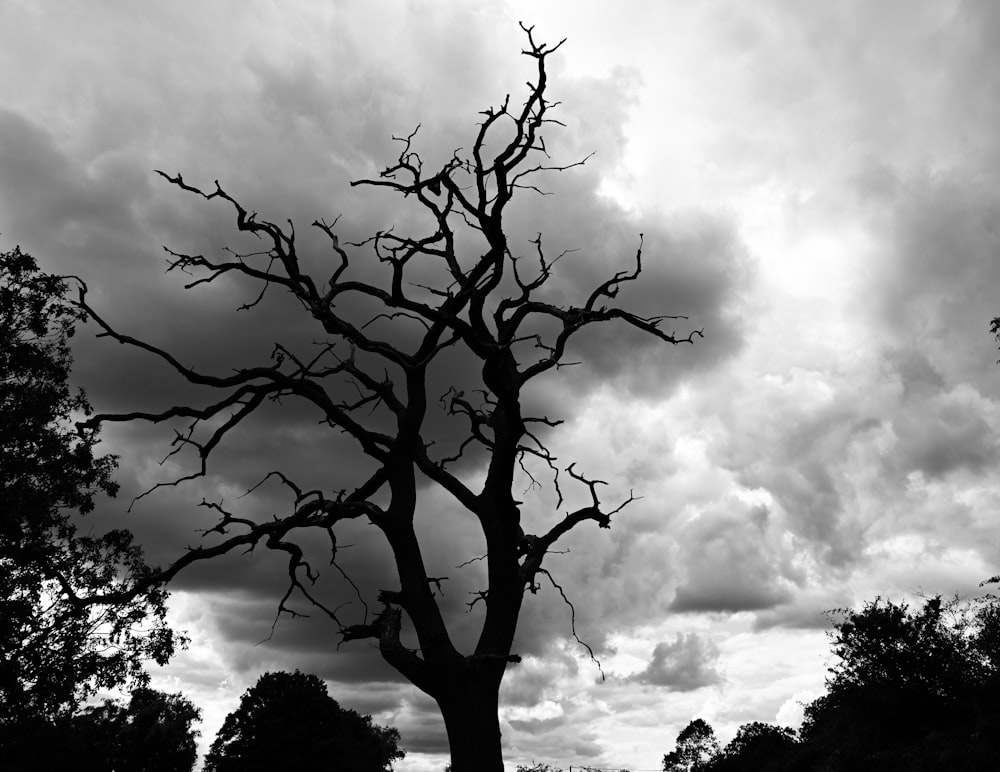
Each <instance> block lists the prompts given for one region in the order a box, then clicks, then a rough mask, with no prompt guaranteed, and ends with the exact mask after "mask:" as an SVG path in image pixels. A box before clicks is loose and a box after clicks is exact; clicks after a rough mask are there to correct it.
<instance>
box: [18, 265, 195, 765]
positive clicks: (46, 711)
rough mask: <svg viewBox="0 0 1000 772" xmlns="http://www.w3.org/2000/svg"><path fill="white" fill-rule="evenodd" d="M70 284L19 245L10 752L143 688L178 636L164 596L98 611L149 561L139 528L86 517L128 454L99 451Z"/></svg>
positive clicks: (108, 491) (110, 488) (113, 488)
mask: <svg viewBox="0 0 1000 772" xmlns="http://www.w3.org/2000/svg"><path fill="white" fill-rule="evenodd" d="M65 291H66V284H65V282H64V280H63V279H61V278H60V277H57V276H50V275H46V274H44V273H42V272H41V271H39V269H38V267H37V264H36V263H35V261H34V259H33V258H32V257H31V256H29V255H27V254H25V253H23V252H21V250H20V249H14V250H13V251H11V252H6V253H0V749H4V750H9V748H10V747H11V745H12V744H14V743H17V742H23V741H24V740H25V738H26V737H27V736H28V726H29V725H31V726H35V725H37V724H38V721H42V723H44V721H45V720H48V719H54V718H56V717H57V716H62V715H68V714H70V713H72V712H73V711H74V709H75V708H76V707H77V705H78V704H79V703H80V700H82V699H83V698H84V697H86V696H87V695H88V694H92V693H93V692H94V691H95V690H96V689H98V688H112V687H116V686H120V685H121V684H124V683H129V682H131V683H133V684H135V683H143V682H144V675H143V670H142V667H143V663H144V662H145V661H146V660H147V659H153V660H155V661H157V662H160V663H163V662H166V660H167V659H168V658H169V656H170V655H171V654H172V653H173V651H174V649H175V646H176V645H177V644H178V639H177V638H176V637H175V636H174V635H173V633H172V632H171V631H170V630H169V628H167V626H166V624H165V622H164V611H165V609H164V600H165V594H164V593H163V592H162V591H156V590H151V591H148V592H144V593H142V594H140V595H138V596H136V597H135V598H133V599H131V600H129V601H128V602H125V603H121V604H117V605H108V606H101V607H93V606H89V605H88V604H86V602H85V601H86V599H87V597H88V596H91V595H93V594H96V593H105V592H109V591H114V590H116V589H120V588H124V587H127V585H128V584H129V583H130V582H132V581H136V580H137V579H139V578H141V577H142V576H145V575H146V574H147V573H148V572H149V570H150V569H149V568H148V567H147V566H146V565H145V563H144V561H143V559H142V554H141V552H140V550H139V548H138V547H137V546H135V545H134V544H133V541H132V536H131V534H129V533H127V532H125V531H120V530H117V531H111V532H109V533H106V534H104V535H102V536H93V535H83V534H81V533H79V532H78V530H77V519H76V518H77V517H78V516H79V515H81V514H86V513H88V512H90V511H91V510H93V508H94V502H95V498H96V497H98V496H101V495H106V496H113V495H115V493H116V492H117V490H118V486H117V484H116V483H115V482H114V481H113V480H112V473H113V471H114V470H115V465H116V459H115V458H114V457H113V456H108V455H105V456H97V455H95V453H94V446H95V445H96V443H97V436H96V434H95V432H94V431H92V430H91V431H79V430H78V429H77V428H76V426H75V425H74V419H76V418H78V417H81V416H84V415H86V414H87V413H88V412H89V410H90V407H89V405H88V403H87V399H86V396H85V395H84V393H83V392H82V391H74V390H72V389H71V388H70V386H69V382H68V380H69V373H70V365H71V361H72V360H71V356H70V350H69V343H68V341H69V338H70V337H71V336H72V335H73V330H74V325H75V323H76V322H77V321H79V320H80V318H81V315H80V312H79V311H78V310H77V309H75V308H74V307H73V306H72V305H71V304H69V303H68V302H66V301H65V299H64V294H65Z"/></svg>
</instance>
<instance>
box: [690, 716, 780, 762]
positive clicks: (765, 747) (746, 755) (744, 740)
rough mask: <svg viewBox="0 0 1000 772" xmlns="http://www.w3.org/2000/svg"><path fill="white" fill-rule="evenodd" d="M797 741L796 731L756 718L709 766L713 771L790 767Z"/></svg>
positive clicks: (740, 730) (738, 732)
mask: <svg viewBox="0 0 1000 772" xmlns="http://www.w3.org/2000/svg"><path fill="white" fill-rule="evenodd" d="M796 744H797V743H796V737H795V730H793V729H790V728H788V727H785V726H775V725H774V724H764V723H761V722H760V721H753V722H751V723H749V724H743V726H741V727H740V728H739V729H738V730H737V731H736V736H735V737H734V738H733V739H732V740H731V741H730V742H729V744H728V745H726V747H725V748H723V750H722V752H721V753H720V754H719V755H718V757H717V758H716V759H715V760H714V761H713V762H712V763H711V764H709V765H708V767H707V769H709V770H711V772H771V771H772V770H773V772H779V770H784V769H789V768H790V767H789V761H790V760H791V755H792V752H793V751H794V750H795V746H796Z"/></svg>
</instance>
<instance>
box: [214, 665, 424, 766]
mask: <svg viewBox="0 0 1000 772" xmlns="http://www.w3.org/2000/svg"><path fill="white" fill-rule="evenodd" d="M398 743H399V731H398V730H396V729H393V728H390V727H381V726H378V725H376V724H373V723H372V719H371V716H362V715H360V714H358V713H356V712H355V711H353V710H346V709H344V708H341V707H340V705H338V704H337V701H336V700H334V699H333V698H332V697H330V695H329V694H327V691H326V685H325V684H324V683H323V681H321V680H320V679H319V678H318V677H317V676H314V675H306V674H304V673H300V672H299V671H298V670H296V671H295V672H294V673H285V672H278V673H265V674H264V675H262V676H261V677H260V679H259V680H258V681H257V684H256V685H255V686H253V687H251V688H250V689H248V690H247V691H246V693H245V694H244V695H243V697H242V698H241V699H240V705H239V707H238V708H237V709H236V710H235V711H234V712H232V713H230V714H229V715H228V716H226V721H225V723H224V724H223V725H222V728H221V729H220V730H219V734H218V736H217V737H216V739H215V742H213V743H212V747H211V750H210V751H209V753H208V755H207V756H206V757H205V772H258V771H259V772H269V770H275V769H337V770H338V772H384V771H385V770H389V769H391V768H392V764H393V762H394V761H396V760H397V759H401V758H403V756H404V755H405V753H404V752H403V751H402V750H400V749H399V747H398Z"/></svg>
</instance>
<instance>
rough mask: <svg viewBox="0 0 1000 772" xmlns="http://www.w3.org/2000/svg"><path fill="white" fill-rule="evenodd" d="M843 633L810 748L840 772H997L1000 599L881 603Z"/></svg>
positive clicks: (814, 718) (811, 727) (810, 718)
mask: <svg viewBox="0 0 1000 772" xmlns="http://www.w3.org/2000/svg"><path fill="white" fill-rule="evenodd" d="M844 613H845V616H844V618H843V619H842V620H841V621H839V622H837V623H836V625H835V633H834V636H833V650H834V653H835V654H836V655H837V657H838V658H839V661H838V662H837V663H836V664H835V665H834V667H832V668H831V670H830V676H829V677H828V679H827V694H826V695H824V696H822V697H820V698H819V699H817V700H816V701H814V702H813V703H812V704H810V705H809V706H807V708H806V713H805V721H804V723H803V726H802V730H801V734H802V737H803V740H804V741H805V743H804V744H805V746H806V747H807V748H808V749H809V750H810V751H811V752H812V753H813V754H816V755H819V756H822V757H824V758H826V759H829V762H828V763H829V764H830V765H831V768H833V769H845V770H846V769H848V768H852V767H857V766H861V767H862V768H878V769H886V770H904V769H905V770H931V769H970V770H976V769H990V768H993V766H994V765H995V759H996V758H997V757H998V754H1000V741H998V739H997V736H996V733H995V731H992V730H991V729H988V727H991V726H995V724H996V721H997V720H998V719H1000V703H998V701H997V696H998V695H1000V659H998V657H997V653H998V650H997V648H996V642H997V640H998V636H1000V609H998V605H997V599H996V598H994V597H992V596H986V597H985V598H982V599H980V600H979V601H976V602H974V603H972V604H962V603H959V602H958V601H951V602H945V601H944V600H943V599H942V598H941V597H940V596H935V597H932V598H928V599H927V600H926V601H925V602H924V604H923V607H922V608H920V609H918V610H911V609H910V608H909V607H908V606H907V604H905V603H901V604H895V603H891V602H887V601H883V600H881V599H876V600H875V601H872V602H870V603H867V604H865V606H864V608H862V609H861V610H860V611H846V612H844Z"/></svg>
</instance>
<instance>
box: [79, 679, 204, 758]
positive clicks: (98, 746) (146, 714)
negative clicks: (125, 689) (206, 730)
mask: <svg viewBox="0 0 1000 772" xmlns="http://www.w3.org/2000/svg"><path fill="white" fill-rule="evenodd" d="M200 719H201V711H200V710H198V708H196V707H195V706H194V705H193V704H191V702H190V701H189V700H187V699H186V698H185V697H183V696H182V695H180V694H166V693H164V692H160V691H156V690H153V689H146V688H138V689H136V690H134V691H133V692H132V698H131V700H130V701H129V704H128V705H127V706H123V705H121V704H119V703H117V702H114V701H112V700H106V701H105V702H104V703H103V704H102V705H100V706H98V707H93V708H88V709H86V710H85V711H83V712H82V713H81V714H79V715H77V716H75V717H74V718H73V721H72V722H71V725H72V727H73V733H74V734H75V736H76V738H77V743H79V745H80V746H81V747H80V749H79V752H78V753H77V758H76V761H75V762H74V764H73V768H74V769H76V770H93V772H102V771H106V772H190V770H192V769H194V765H195V762H196V761H197V760H198V748H197V743H196V738H197V737H198V732H197V731H196V730H195V729H194V728H193V726H192V725H193V724H194V722H196V721H199V720H200Z"/></svg>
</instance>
